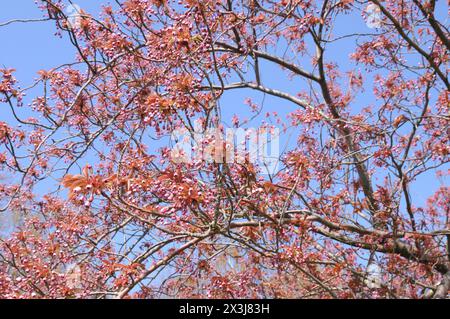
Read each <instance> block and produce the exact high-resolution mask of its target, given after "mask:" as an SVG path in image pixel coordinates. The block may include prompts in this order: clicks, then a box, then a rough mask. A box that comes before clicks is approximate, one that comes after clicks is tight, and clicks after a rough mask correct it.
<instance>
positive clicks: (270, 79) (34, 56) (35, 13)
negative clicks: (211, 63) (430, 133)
mask: <svg viewBox="0 0 450 319" xmlns="http://www.w3.org/2000/svg"><path fill="white" fill-rule="evenodd" d="M75 3H76V4H77V5H79V6H80V7H81V8H83V10H85V11H87V12H89V13H92V14H93V15H96V13H97V12H99V9H100V7H101V5H102V4H106V3H107V2H106V1H103V0H98V1H92V0H77V1H75ZM439 3H440V5H441V8H440V9H438V10H437V11H438V15H441V16H442V15H443V16H445V15H446V10H447V9H446V5H445V1H441V2H439ZM42 17H43V13H42V12H41V11H40V10H39V9H38V8H37V5H36V4H35V1H34V0H17V1H3V2H2V10H1V11H0V24H1V23H4V22H6V21H9V20H12V19H38V18H42ZM340 19H341V20H340V21H338V24H339V26H340V27H339V28H340V29H338V30H336V31H335V32H336V34H345V33H349V32H350V31H354V30H356V29H358V30H363V32H372V30H371V29H369V28H368V27H367V26H366V25H365V23H364V21H363V19H362V17H361V16H360V15H359V14H352V15H348V16H341V17H340ZM55 31H56V28H55V25H54V22H52V21H47V22H31V23H13V24H10V25H8V26H3V27H0V40H1V43H2V49H1V50H0V67H12V68H15V69H16V70H17V71H16V73H15V76H16V78H17V79H18V80H19V83H20V86H21V87H26V86H28V85H30V84H31V83H32V82H33V79H35V78H36V72H37V71H39V70H41V69H50V68H52V67H55V66H58V65H60V64H63V63H67V62H71V61H73V59H74V56H75V50H74V48H73V47H72V46H71V44H70V43H69V41H68V39H67V37H62V38H60V37H57V36H55ZM346 41H347V40H346ZM346 41H342V42H339V43H338V44H337V45H335V46H334V47H331V48H330V50H329V51H328V53H327V54H328V56H332V57H333V58H337V59H338V63H339V66H340V67H341V68H342V69H344V70H346V69H348V68H349V67H350V64H349V63H348V57H349V54H350V53H351V49H352V45H347V44H350V42H351V41H353V40H352V39H348V41H350V42H346ZM263 69H264V72H263V81H264V82H265V84H266V86H270V87H273V88H279V89H283V90H284V91H287V92H290V93H294V92H298V89H299V88H298V86H297V85H298V83H296V82H290V81H288V80H286V76H285V74H284V73H281V72H280V71H279V70H278V69H274V68H272V66H271V65H269V64H266V65H264V66H263ZM40 93H41V92H39V90H38V91H33V90H32V91H29V93H28V97H27V98H25V105H27V103H29V102H30V99H31V98H32V97H33V95H34V94H36V95H38V94H40ZM246 97H253V98H255V101H256V102H258V101H262V98H263V97H262V95H261V94H256V93H254V92H251V91H248V90H242V91H238V92H236V91H235V92H233V93H227V94H225V96H224V98H223V100H222V101H221V104H222V106H223V107H222V109H223V111H224V119H225V120H226V119H230V118H231V115H232V114H233V113H239V114H243V113H247V114H248V115H250V113H248V112H245V111H243V110H244V109H245V107H244V106H243V101H244V99H245V98H246ZM370 97H371V95H370V94H368V92H366V93H365V95H364V96H363V99H361V98H359V99H358V100H357V102H360V104H361V105H367V104H368V103H370ZM264 105H265V108H264V112H263V114H264V113H266V112H272V111H277V112H278V113H279V114H280V115H281V116H283V115H285V114H287V113H288V112H291V111H293V110H294V109H295V107H294V106H293V105H290V104H289V103H286V102H280V101H279V100H276V99H274V98H271V97H266V99H265V103H264ZM358 109H359V107H357V108H355V111H356V112H357V111H358ZM5 110H6V109H3V110H2V111H1V113H0V119H1V120H3V121H4V120H6V121H7V122H8V121H11V120H12V119H11V117H10V115H9V114H8V113H7V112H6V111H5ZM27 112H29V111H28V110H27V108H26V107H24V108H23V109H22V110H21V113H22V115H26V113H27ZM226 122H228V123H230V121H229V120H228V121H227V120H226ZM281 142H282V143H281V145H282V146H283V144H284V143H287V142H288V136H283V137H282V140H281ZM292 142H294V141H293V140H292V139H291V140H290V142H289V144H291V143H292ZM438 184H439V183H436V179H435V177H434V176H433V175H431V174H428V175H426V176H425V175H424V176H423V177H421V179H420V183H418V184H416V185H418V186H417V188H415V189H413V190H412V193H413V196H415V197H417V198H416V200H419V202H422V201H423V200H425V199H426V197H428V196H429V195H430V194H431V193H432V192H433V191H434V190H435V187H430V185H433V186H437V185H438ZM416 202H417V201H416Z"/></svg>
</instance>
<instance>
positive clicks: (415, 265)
mask: <svg viewBox="0 0 450 319" xmlns="http://www.w3.org/2000/svg"><path fill="white" fill-rule="evenodd" d="M38 3H39V5H40V7H41V8H42V10H43V13H44V14H45V15H46V17H47V19H50V20H54V22H55V23H56V27H57V29H58V32H59V33H60V34H64V35H67V36H68V37H69V38H70V41H71V43H72V44H73V46H74V48H75V49H76V51H77V56H76V57H75V58H74V61H73V63H70V64H66V65H62V66H58V67H55V68H54V69H51V70H46V71H41V72H39V78H38V79H37V81H36V82H35V83H34V84H33V86H32V87H33V88H34V89H36V88H39V89H40V90H41V92H42V94H39V95H37V96H33V97H32V101H31V103H29V104H27V103H24V99H25V98H24V95H25V93H26V92H27V90H29V88H28V89H22V88H20V87H19V86H18V84H17V83H16V80H15V78H14V70H13V69H2V70H0V98H1V102H2V106H3V107H2V108H1V110H0V112H2V114H6V113H8V114H9V116H10V118H11V120H7V121H6V122H4V121H1V122H0V167H1V172H2V177H3V179H2V180H1V181H0V190H1V191H0V204H1V207H0V209H1V214H4V215H5V214H16V215H17V216H19V217H20V223H18V225H16V227H14V229H13V230H11V231H9V232H5V233H4V234H3V235H1V237H0V296H1V297H3V298H60V297H64V298H130V297H131V298H136V297H138V298H158V297H198V298H202V297H203V298H206V297H212V298H404V297H406V298H445V297H448V291H449V287H450V230H449V214H450V196H449V188H448V186H445V182H444V181H445V178H446V176H447V175H448V161H449V153H450V144H449V135H450V129H449V89H450V85H449V80H448V58H449V54H448V53H449V48H450V41H449V31H448V25H446V24H445V22H444V21H441V20H440V18H441V16H442V15H444V16H445V15H446V14H445V12H444V11H445V10H446V9H443V7H442V5H443V4H442V3H438V1H434V0H408V1H403V0H402V1H400V0H386V1H381V0H369V1H366V0H364V1H357V0H339V1H336V0H324V1H305V0H275V1H272V0H202V1H199V0H182V1H171V0H117V1H115V2H114V5H111V6H110V5H108V6H106V5H105V6H104V7H103V9H102V12H101V14H100V15H99V16H94V15H91V14H89V13H88V12H85V11H83V10H81V9H80V10H76V14H73V10H68V5H69V3H67V2H64V1H57V0H41V1H38ZM444 6H445V4H444ZM71 8H72V9H73V7H71ZM367 8H370V9H371V11H369V10H367ZM357 19H360V20H361V21H364V20H363V19H365V20H366V21H367V20H371V23H370V26H372V29H370V28H367V27H365V25H364V24H363V26H364V28H361V30H358V28H356V27H355V28H353V27H349V23H352V22H351V21H356V20H357ZM355 25H356V23H355ZM342 48H345V50H349V51H348V52H350V54H349V55H348V54H347V53H345V54H339V50H341V49H342ZM17 67H20V66H17ZM273 76H274V77H277V78H284V79H285V80H284V81H285V82H283V83H290V84H289V85H287V86H285V87H284V88H280V87H279V86H277V85H276V84H274V81H270V80H271V77H273ZM283 86H284V85H283ZM234 94H236V95H235V96H239V95H237V94H241V95H242V94H244V96H245V95H247V96H249V97H250V96H252V97H253V96H256V97H264V98H267V99H268V101H269V102H266V103H263V102H257V101H256V99H249V100H248V101H247V104H248V106H242V107H241V108H242V109H243V108H246V110H245V112H250V114H251V115H250V117H252V118H257V117H259V116H260V114H264V113H265V112H267V111H269V112H268V114H267V117H266V118H264V119H262V120H261V121H260V122H259V123H260V125H261V126H262V127H264V128H265V129H267V130H273V129H275V128H276V127H278V126H279V127H281V128H282V129H281V133H280V135H283V134H287V132H288V131H289V130H290V131H292V132H293V133H294V134H295V135H294V136H295V138H294V142H293V143H290V144H289V147H286V149H285V150H283V152H280V155H279V157H278V158H277V160H278V161H279V163H278V168H277V170H274V171H270V172H267V171H265V170H264V167H263V166H261V165H256V164H255V163H252V162H251V161H250V160H249V157H248V156H249V154H248V152H247V154H244V155H247V156H244V160H243V161H227V160H226V155H227V154H228V153H230V152H231V153H234V150H233V148H232V145H229V144H228V143H227V142H226V141H225V140H223V139H221V138H220V137H218V136H217V135H207V134H203V135H201V137H200V141H199V143H198V144H196V146H195V147H194V148H196V149H197V150H198V148H199V147H205V149H207V152H210V153H211V154H212V155H213V156H214V158H215V159H216V160H214V161H211V160H204V158H199V159H198V158H197V159H194V160H192V161H186V160H179V158H177V156H174V152H172V148H171V144H170V143H169V142H168V136H169V135H170V134H171V133H172V132H173V131H174V130H176V129H184V130H185V131H186V132H188V133H189V134H196V133H198V132H197V131H196V130H195V124H194V122H196V123H197V124H198V123H200V124H199V125H200V130H201V132H206V131H207V130H208V129H211V128H215V129H216V130H218V131H219V132H224V130H225V128H226V124H224V123H228V122H227V121H230V122H232V124H231V126H234V127H235V128H238V127H245V125H246V124H248V119H247V120H246V118H245V116H241V115H239V112H244V111H243V110H238V109H236V107H235V106H233V105H231V104H230V103H227V97H228V96H233V95H234ZM258 101H259V100H258ZM268 104H270V105H268ZM275 108H276V109H277V110H279V111H280V110H281V111H280V112H278V113H280V114H281V113H282V114H283V115H278V114H276V113H274V112H272V111H273V110H274V109H275ZM24 109H26V110H27V112H25V114H26V115H23V114H24ZM284 110H286V111H284ZM230 112H235V113H236V115H234V116H233V117H232V118H231V116H230V118H226V117H227V116H228V115H230ZM2 117H3V115H2ZM274 123H275V124H274ZM211 145H213V146H214V147H212V148H211V147H210V146H211ZM222 146H223V149H222ZM208 147H209V148H208ZM230 147H231V150H230ZM223 150H225V151H223ZM180 152H181V155H180V154H179V156H180V157H183V154H182V151H180ZM240 155H242V154H240ZM245 158H246V159H245ZM423 180H426V181H428V182H426V183H427V184H426V185H423V183H424V182H423ZM54 181H56V183H55V182H54ZM421 183H422V185H421ZM42 185H44V186H42ZM52 185H55V187H53V186H52ZM424 188H426V189H428V190H429V191H432V195H431V196H430V197H429V198H428V199H427V200H425V201H424V200H421V199H420V198H419V197H417V196H415V195H414V194H417V192H418V191H420V190H421V189H424Z"/></svg>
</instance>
